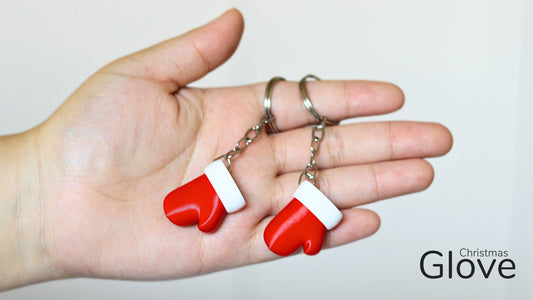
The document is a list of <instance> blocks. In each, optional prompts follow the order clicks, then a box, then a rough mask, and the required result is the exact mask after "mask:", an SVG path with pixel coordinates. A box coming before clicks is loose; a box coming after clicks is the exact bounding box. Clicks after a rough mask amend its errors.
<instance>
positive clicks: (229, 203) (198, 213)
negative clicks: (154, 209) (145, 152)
mask: <svg viewBox="0 0 533 300" xmlns="http://www.w3.org/2000/svg"><path fill="white" fill-rule="evenodd" d="M282 80H285V79H284V78H282V77H274V78H272V79H271V80H270V81H269V82H268V84H267V86H266V89H265V99H264V106H265V116H264V117H263V118H262V119H261V121H260V122H259V123H258V124H257V125H255V126H253V127H252V128H250V129H248V130H247V131H246V133H245V134H244V136H243V137H242V138H241V139H240V140H239V141H238V142H237V144H236V145H235V147H234V148H233V149H231V150H230V151H229V152H227V153H226V154H223V155H221V156H219V157H217V158H216V159H215V160H214V161H213V162H212V163H211V164H209V165H208V166H207V167H206V168H205V170H204V174H203V175H201V176H199V177H197V178H196V179H194V180H192V181H190V182H189V183H186V184H185V185H182V186H180V187H178V188H177V189H175V190H173V191H172V192H170V193H169V194H168V195H167V196H166V197H165V200H164V202H163V208H164V210H165V215H166V216H167V218H168V219H169V220H170V221H171V222H172V223H174V224H176V225H178V226H190V225H193V224H195V223H198V229H200V231H203V232H212V231H214V230H215V229H216V228H217V227H218V226H219V225H220V223H221V222H222V219H223V218H224V217H225V216H226V214H230V213H233V212H236V211H238V210H240V209H241V208H243V207H244V205H245V204H246V202H245V201H244V197H243V196H242V194H241V192H240V190H239V188H238V187H237V184H236V183H235V181H234V180H233V177H232V176H231V174H230V169H231V160H232V159H233V158H234V157H235V156H236V155H238V154H239V153H241V152H243V151H244V150H245V149H246V148H247V147H248V146H249V145H250V144H251V143H253V142H254V141H255V140H256V139H257V138H258V137H259V134H260V133H261V130H262V129H263V127H264V126H265V125H267V124H269V125H268V126H269V128H270V130H271V131H273V132H278V130H277V128H276V127H275V125H274V123H273V119H274V117H273V116H272V112H271V110H270V109H271V96H272V88H273V87H274V85H275V84H276V82H278V81H282ZM224 161H225V162H226V164H225V163H224ZM226 165H227V167H226Z"/></svg>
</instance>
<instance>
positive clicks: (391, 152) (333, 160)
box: [271, 121, 452, 173]
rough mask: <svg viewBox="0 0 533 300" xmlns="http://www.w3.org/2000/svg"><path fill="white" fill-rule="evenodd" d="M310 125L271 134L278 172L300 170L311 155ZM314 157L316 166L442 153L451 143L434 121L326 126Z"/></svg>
mask: <svg viewBox="0 0 533 300" xmlns="http://www.w3.org/2000/svg"><path fill="white" fill-rule="evenodd" d="M311 130H312V129H311V128H301V129H297V130H291V131H287V132H283V133H279V134H276V135H271V138H272V145H273V147H272V150H273V156H274V160H275V162H276V164H277V170H278V173H285V172H294V171H298V170H302V168H303V167H305V165H306V164H307V163H308V162H309V158H310V155H311V151H310V145H311ZM324 134H325V136H324V139H323V141H322V143H321V145H320V151H319V153H318V156H317V165H318V167H319V168H332V167H339V166H346V165H354V164H364V163H372V162H378V161H385V160H393V159H405V158H413V157H433V156H439V155H443V154H445V153H446V152H448V151H449V150H450V148H451V146H452V136H451V134H450V131H449V130H448V129H447V128H446V127H444V126H442V125H440V124H437V123H424V122H408V121H395V122H371V123H360V124H346V125H341V126H330V127H326V129H325V133H324Z"/></svg>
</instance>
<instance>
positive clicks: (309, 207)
mask: <svg viewBox="0 0 533 300" xmlns="http://www.w3.org/2000/svg"><path fill="white" fill-rule="evenodd" d="M341 219H342V213H341V212H340V211H339V209H338V208H337V207H335V205H334V204H333V203H331V201H330V200H329V199H328V198H327V197H326V196H325V195H324V194H322V192H321V191H320V190H319V189H317V188H316V187H315V186H314V185H313V184H312V183H310V182H309V181H304V182H302V183H301V184H300V186H299V187H298V189H297V190H296V192H294V195H293V199H292V201H291V202H290V203H289V204H288V205H287V206H285V207H284V208H283V209H282V210H281V211H280V212H279V213H278V214H277V215H276V216H275V217H274V219H272V221H270V223H269V224H268V225H267V227H266V229H265V233H264V239H265V242H266V244H267V246H268V248H270V250H272V252H274V253H276V254H278V255H283V256H287V255H289V254H291V253H293V252H294V251H296V250H298V248H300V247H302V246H303V250H304V253H305V254H307V255H314V254H317V253H318V252H319V251H320V249H321V248H322V244H323V242H324V236H325V234H326V230H330V229H333V228H334V227H335V226H337V224H339V222H340V221H341Z"/></svg>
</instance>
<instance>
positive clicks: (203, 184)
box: [163, 75, 342, 256]
mask: <svg viewBox="0 0 533 300" xmlns="http://www.w3.org/2000/svg"><path fill="white" fill-rule="evenodd" d="M308 78H314V79H317V80H319V79H318V78H317V77H316V76H313V75H307V76H305V77H304V78H302V80H300V84H299V88H300V93H301V95H302V100H303V102H304V106H305V107H306V108H307V109H308V110H309V111H310V112H311V113H312V114H313V116H314V117H315V118H317V120H318V123H317V124H316V126H315V127H314V128H313V131H312V142H311V159H310V162H309V164H307V166H306V168H305V170H304V171H303V172H302V174H301V176H300V180H299V185H298V188H297V189H296V191H295V193H294V194H293V199H292V200H291V201H290V202H289V204H287V206H285V207H284V208H283V209H282V210H281V211H280V212H279V213H278V214H277V215H276V216H275V217H274V218H273V219H272V220H271V221H270V223H269V224H268V225H267V227H266V229H265V232H264V240H265V243H266V245H267V246H268V248H269V249H270V250H271V251H273V252H274V253H276V254H278V255H283V256H286V255H290V254H291V253H293V252H295V251H296V250H298V249H299V248H300V247H303V251H304V253H306V254H308V255H313V254H317V253H318V252H319V251H320V249H321V248H322V244H323V241H324V237H325V234H326V231H327V230H330V229H332V228H334V227H335V226H336V225H337V224H338V223H339V222H340V221H341V219H342V213H341V212H340V211H339V209H338V208H337V207H336V206H335V205H334V204H333V203H332V202H331V201H330V200H329V199H328V198H327V197H326V196H325V195H324V194H323V193H322V192H321V191H320V190H319V189H318V188H317V187H316V173H317V166H316V155H317V154H318V150H319V147H320V142H321V141H322V139H323V137H324V130H325V126H326V125H331V124H335V123H331V122H329V121H327V120H326V119H325V118H323V117H321V116H320V115H319V114H318V113H317V112H316V110H314V108H313V106H312V104H311V101H310V100H309V98H308V96H307V92H306V89H305V82H306V80H307V79H308ZM281 80H284V79H283V78H282V77H274V78H272V79H271V80H270V81H269V82H268V84H267V87H266V90H265V99H264V106H265V111H266V116H265V117H264V118H263V119H262V120H261V122H260V123H259V124H257V125H256V126H254V127H252V128H250V129H249V130H248V131H247V132H246V134H245V135H244V137H243V138H241V140H239V142H238V143H237V144H236V146H235V148H233V149H232V150H231V151H229V152H228V153H226V154H224V155H221V156H220V157H219V158H217V159H216V160H215V161H214V162H212V163H211V164H209V165H208V166H207V167H206V168H205V170H204V174H203V175H201V176H199V177H197V178H196V179H194V180H192V181H190V182H189V183H186V184H185V185H183V186H180V187H178V188H177V189H175V190H173V191H172V192H170V193H169V194H168V195H167V196H166V197H165V199H164V204H163V206H164V210H165V214H166V216H167V218H168V219H169V220H170V221H171V222H172V223H174V224H176V225H178V226H190V225H193V224H196V223H198V228H199V229H200V230H201V231H203V232H213V231H214V230H215V229H216V228H217V227H218V226H219V225H220V224H221V223H222V220H223V219H224V217H225V216H226V214H229V213H233V212H236V211H238V210H240V209H241V208H243V207H244V206H245V200H244V197H243V196H242V194H241V192H240V190H239V188H238V187H237V184H236V183H235V181H234V180H233V178H232V176H231V174H230V167H231V159H232V158H233V157H234V156H235V155H236V154H238V153H240V152H242V151H244V149H245V148H246V147H248V145H249V144H251V143H252V142H253V141H254V140H255V139H256V138H257V137H258V135H259V134H260V132H261V130H262V128H263V127H264V126H265V125H267V124H268V126H269V129H270V131H271V132H274V133H276V132H278V130H277V128H276V126H275V125H274V123H273V122H272V121H273V116H272V113H271V95H272V88H273V86H274V85H275V83H276V82H278V81H281ZM224 160H225V161H226V164H227V166H226V164H225V163H224ZM304 177H305V178H304ZM302 179H305V180H302Z"/></svg>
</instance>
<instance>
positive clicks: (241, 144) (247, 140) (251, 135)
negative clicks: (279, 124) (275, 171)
mask: <svg viewBox="0 0 533 300" xmlns="http://www.w3.org/2000/svg"><path fill="white" fill-rule="evenodd" d="M273 119H274V118H273V117H267V116H265V117H263V118H262V119H261V121H259V123H257V125H255V126H254V127H251V128H249V129H248V130H247V131H246V133H245V134H244V136H243V137H242V138H241V139H240V140H239V141H238V142H237V144H235V147H234V148H233V149H231V150H230V151H228V153H226V154H222V155H220V156H219V157H217V158H215V160H218V159H221V158H223V159H225V160H226V162H227V166H228V170H229V169H230V168H231V159H232V158H233V157H234V156H236V155H237V154H239V153H241V152H242V151H244V150H245V149H246V148H247V147H248V145H250V144H251V143H253V142H254V141H255V140H256V139H257V137H259V133H260V132H261V129H263V127H264V126H265V125H266V124H268V123H269V122H271V121H272V120H273Z"/></svg>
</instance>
